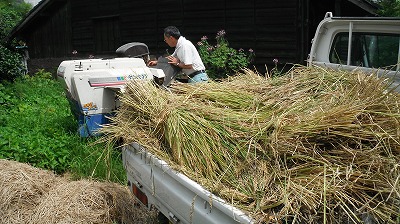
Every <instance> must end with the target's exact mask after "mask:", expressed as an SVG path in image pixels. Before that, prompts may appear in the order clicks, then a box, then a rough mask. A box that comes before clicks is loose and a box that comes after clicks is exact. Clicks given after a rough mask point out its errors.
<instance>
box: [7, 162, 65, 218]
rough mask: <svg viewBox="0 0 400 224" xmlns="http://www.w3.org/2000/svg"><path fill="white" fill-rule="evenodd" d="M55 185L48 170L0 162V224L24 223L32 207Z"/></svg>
mask: <svg viewBox="0 0 400 224" xmlns="http://www.w3.org/2000/svg"><path fill="white" fill-rule="evenodd" d="M57 182H58V179H57V177H56V175H55V174H54V173H53V172H51V171H46V170H41V169H38V168H35V167H32V166H30V165H28V164H23V163H18V162H15V161H9V160H4V159H0V223H26V221H25V220H27V219H28V218H29V217H30V216H31V215H32V208H34V207H35V206H36V205H38V204H39V203H40V200H41V197H42V196H43V195H44V194H46V193H47V192H48V191H49V190H50V189H51V187H52V186H53V185H54V184H55V183H57Z"/></svg>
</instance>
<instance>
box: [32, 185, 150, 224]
mask: <svg viewBox="0 0 400 224" xmlns="http://www.w3.org/2000/svg"><path fill="white" fill-rule="evenodd" d="M134 205H135V201H134V199H133V197H132V195H131V194H130V193H129V190H128V189H127V188H126V187H123V186H121V185H118V184H115V183H102V182H96V181H89V180H80V181H72V182H64V183H60V184H59V185H58V186H56V187H55V188H53V189H52V190H51V191H49V193H48V194H47V195H45V196H44V197H43V198H42V201H41V203H40V204H39V205H38V206H37V207H36V208H35V209H34V215H33V216H32V219H31V220H30V223H35V224H41V223H43V224H44V223H46V224H47V223H114V222H115V221H118V222H123V223H141V222H142V223H144V221H143V220H142V221H141V219H143V217H140V216H143V214H138V211H139V210H138V208H136V207H135V206H134Z"/></svg>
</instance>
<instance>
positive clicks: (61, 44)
mask: <svg viewBox="0 0 400 224" xmlns="http://www.w3.org/2000/svg"><path fill="white" fill-rule="evenodd" d="M50 9H51V10H48V11H46V12H42V13H41V14H40V15H38V17H39V18H38V19H37V20H35V21H34V23H33V24H31V25H30V26H29V29H27V30H25V33H24V36H25V37H26V38H25V40H26V42H27V45H28V46H29V54H30V57H31V58H44V57H47V58H54V57H64V56H65V55H67V54H70V52H71V48H72V41H71V32H72V31H71V23H70V19H69V18H70V15H71V14H70V7H69V3H68V2H67V1H65V2H62V1H59V2H57V4H55V5H52V7H51V8H50Z"/></svg>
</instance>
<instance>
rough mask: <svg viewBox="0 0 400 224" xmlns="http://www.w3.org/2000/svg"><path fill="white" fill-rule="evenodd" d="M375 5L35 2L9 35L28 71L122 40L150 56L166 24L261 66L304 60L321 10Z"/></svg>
mask: <svg viewBox="0 0 400 224" xmlns="http://www.w3.org/2000/svg"><path fill="white" fill-rule="evenodd" d="M375 10H376V5H374V4H372V3H370V1H368V0H285V1H274V0H246V1H243V0H201V1H198V0H154V1H135V0H112V1H110V0H84V1H82V0H42V1H41V2H40V3H39V4H37V5H36V6H35V7H34V8H33V9H32V10H31V12H30V13H29V14H28V15H27V17H26V18H25V19H24V20H23V21H22V22H21V23H20V24H19V25H17V26H16V27H15V28H14V29H13V30H12V32H11V33H10V36H9V40H12V39H17V40H21V41H23V42H25V43H26V45H27V46H28V52H29V57H30V59H29V60H28V65H29V68H30V70H31V72H32V69H34V68H35V67H39V68H40V67H43V68H46V67H49V66H53V67H56V66H58V64H59V63H60V62H61V61H62V60H64V59H66V58H71V57H74V58H76V57H78V58H88V57H89V56H94V57H96V58H101V57H110V56H111V57H112V56H113V55H114V52H115V50H116V49H117V48H118V47H119V46H121V45H123V44H125V43H129V42H143V43H145V44H147V45H148V47H149V50H150V54H152V55H155V56H159V55H162V54H164V53H165V52H166V49H167V48H168V46H167V45H166V44H165V43H164V41H163V29H164V27H166V26H169V25H174V26H177V27H178V28H179V29H180V30H181V33H182V35H183V36H185V37H186V38H187V39H189V40H191V41H192V42H193V43H194V44H196V43H197V42H198V41H199V40H200V38H201V37H202V36H208V38H209V39H210V41H212V40H213V39H214V37H215V36H216V33H217V32H218V31H219V30H225V31H226V38H227V40H228V41H229V43H230V45H231V47H234V48H236V49H239V48H243V49H245V50H247V49H250V48H251V49H253V50H254V52H255V54H256V58H255V61H254V65H255V66H256V67H257V69H258V70H259V71H260V72H264V71H265V65H267V66H271V65H272V60H273V59H274V58H277V59H278V60H279V63H280V65H283V64H286V63H298V64H305V60H306V58H307V54H308V52H309V50H310V43H311V39H312V37H313V36H314V32H315V29H316V26H317V25H318V23H319V21H320V20H321V19H323V17H324V15H325V13H326V12H327V11H330V12H333V15H334V16H372V15H374V12H375ZM73 52H77V53H76V54H73ZM169 52H170V53H171V52H173V49H169Z"/></svg>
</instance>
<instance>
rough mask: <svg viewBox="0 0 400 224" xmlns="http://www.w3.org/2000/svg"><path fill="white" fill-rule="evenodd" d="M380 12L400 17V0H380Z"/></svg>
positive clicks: (380, 13) (384, 14)
mask: <svg viewBox="0 0 400 224" xmlns="http://www.w3.org/2000/svg"><path fill="white" fill-rule="evenodd" d="M378 4H379V5H380V9H379V10H378V14H379V15H381V16H388V17H400V0H380V1H379V2H378Z"/></svg>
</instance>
